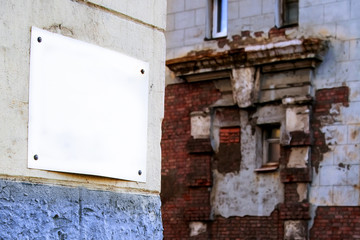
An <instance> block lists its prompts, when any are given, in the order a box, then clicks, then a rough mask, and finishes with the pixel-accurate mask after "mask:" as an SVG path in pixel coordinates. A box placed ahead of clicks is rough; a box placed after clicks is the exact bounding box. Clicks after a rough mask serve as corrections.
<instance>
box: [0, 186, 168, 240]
mask: <svg viewBox="0 0 360 240" xmlns="http://www.w3.org/2000/svg"><path fill="white" fill-rule="evenodd" d="M160 210H161V202H160V197H159V196H148V195H139V194H125V193H114V192H107V191H95V190H88V189H85V188H70V187H62V186H51V185H41V184H33V183H26V182H15V181H9V180H0V239H6V240H7V239H96V240H99V239H162V238H163V229H162V222H161V211H160Z"/></svg>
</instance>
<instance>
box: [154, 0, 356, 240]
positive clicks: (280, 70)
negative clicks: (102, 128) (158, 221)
mask: <svg viewBox="0 0 360 240" xmlns="http://www.w3.org/2000/svg"><path fill="white" fill-rule="evenodd" d="M220 5H221V6H222V7H223V8H227V12H226V13H227V14H224V13H223V12H222V11H223V8H222V11H214V9H218V8H219V6H220ZM220 12H221V13H222V14H220ZM359 12H360V2H358V1H355V0H343V1H331V0H330V1H305V0H299V1H285V0H284V1H280V0H279V1H278V0H256V1H248V0H229V1H216V0H214V1H211V0H209V1H196V2H195V1H190V0H176V1H168V16H167V17H168V19H167V32H166V37H167V61H166V65H167V67H168V69H167V76H166V81H167V87H166V90H165V118H164V121H163V135H162V190H161V192H162V193H161V198H162V215H163V224H164V238H165V239H184V238H194V239H222V238H226V239H353V238H360V228H359V223H360V222H359V218H360V215H359V202H360V199H359V195H360V191H359V185H360V178H359V174H360V155H359V154H358V152H359V144H360V137H359V136H358V135H359V134H358V133H359V126H360V118H359V115H360V114H359V111H360V105H359V99H360V98H359V96H360V95H359V91H358V89H359V86H360V85H359V84H360V83H359V80H360V78H359V74H358V72H359V69H360V55H359V53H358V52H359V51H358V49H359V42H360V14H359ZM286 14H288V15H286ZM290 15H291V16H290ZM217 18H221V19H222V18H225V20H226V21H227V25H221V26H220V22H221V24H222V21H215V22H214V21H213V20H214V19H217ZM222 20H223V19H222ZM216 24H219V25H218V26H217V28H216V29H215V30H214V28H212V25H216ZM214 31H215V34H213V33H214ZM224 31H225V32H226V34H225V37H224V36H220V37H218V34H220V33H224ZM220 35H221V34H220Z"/></svg>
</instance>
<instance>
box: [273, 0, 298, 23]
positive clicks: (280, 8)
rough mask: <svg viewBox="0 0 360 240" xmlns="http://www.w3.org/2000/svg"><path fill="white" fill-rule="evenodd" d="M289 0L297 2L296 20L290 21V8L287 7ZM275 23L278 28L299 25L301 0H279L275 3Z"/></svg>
mask: <svg viewBox="0 0 360 240" xmlns="http://www.w3.org/2000/svg"><path fill="white" fill-rule="evenodd" d="M287 1H294V2H295V3H296V4H297V8H296V11H297V19H296V21H295V22H289V20H288V18H287V17H286V15H287V13H288V12H289V9H288V8H287V7H286V5H287V4H286V3H287ZM275 12H276V14H275V25H276V27H277V28H281V27H291V26H297V25H298V24H299V0H277V1H276V5H275Z"/></svg>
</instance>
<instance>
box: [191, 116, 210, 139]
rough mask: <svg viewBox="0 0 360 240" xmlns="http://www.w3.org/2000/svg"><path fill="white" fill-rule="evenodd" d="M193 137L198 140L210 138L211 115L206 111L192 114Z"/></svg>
mask: <svg viewBox="0 0 360 240" xmlns="http://www.w3.org/2000/svg"><path fill="white" fill-rule="evenodd" d="M190 121H191V136H192V137H193V138H195V139H197V138H209V137H210V115H209V114H208V113H206V112H204V111H195V112H192V113H191V114H190Z"/></svg>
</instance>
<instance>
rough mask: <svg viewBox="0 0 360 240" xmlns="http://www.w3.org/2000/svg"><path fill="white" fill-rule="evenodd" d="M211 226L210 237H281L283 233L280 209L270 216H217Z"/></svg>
mask: <svg viewBox="0 0 360 240" xmlns="http://www.w3.org/2000/svg"><path fill="white" fill-rule="evenodd" d="M210 228H211V230H212V231H211V232H212V234H210V237H211V238H210V239H259V240H260V239H262V240H265V239H266V240H268V239H281V238H279V236H281V233H282V226H281V224H279V214H278V211H274V212H273V213H272V214H271V216H269V217H248V216H247V217H231V218H227V219H225V218H217V219H216V221H214V222H213V223H211V224H210ZM201 239H209V238H205V237H204V238H201Z"/></svg>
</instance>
